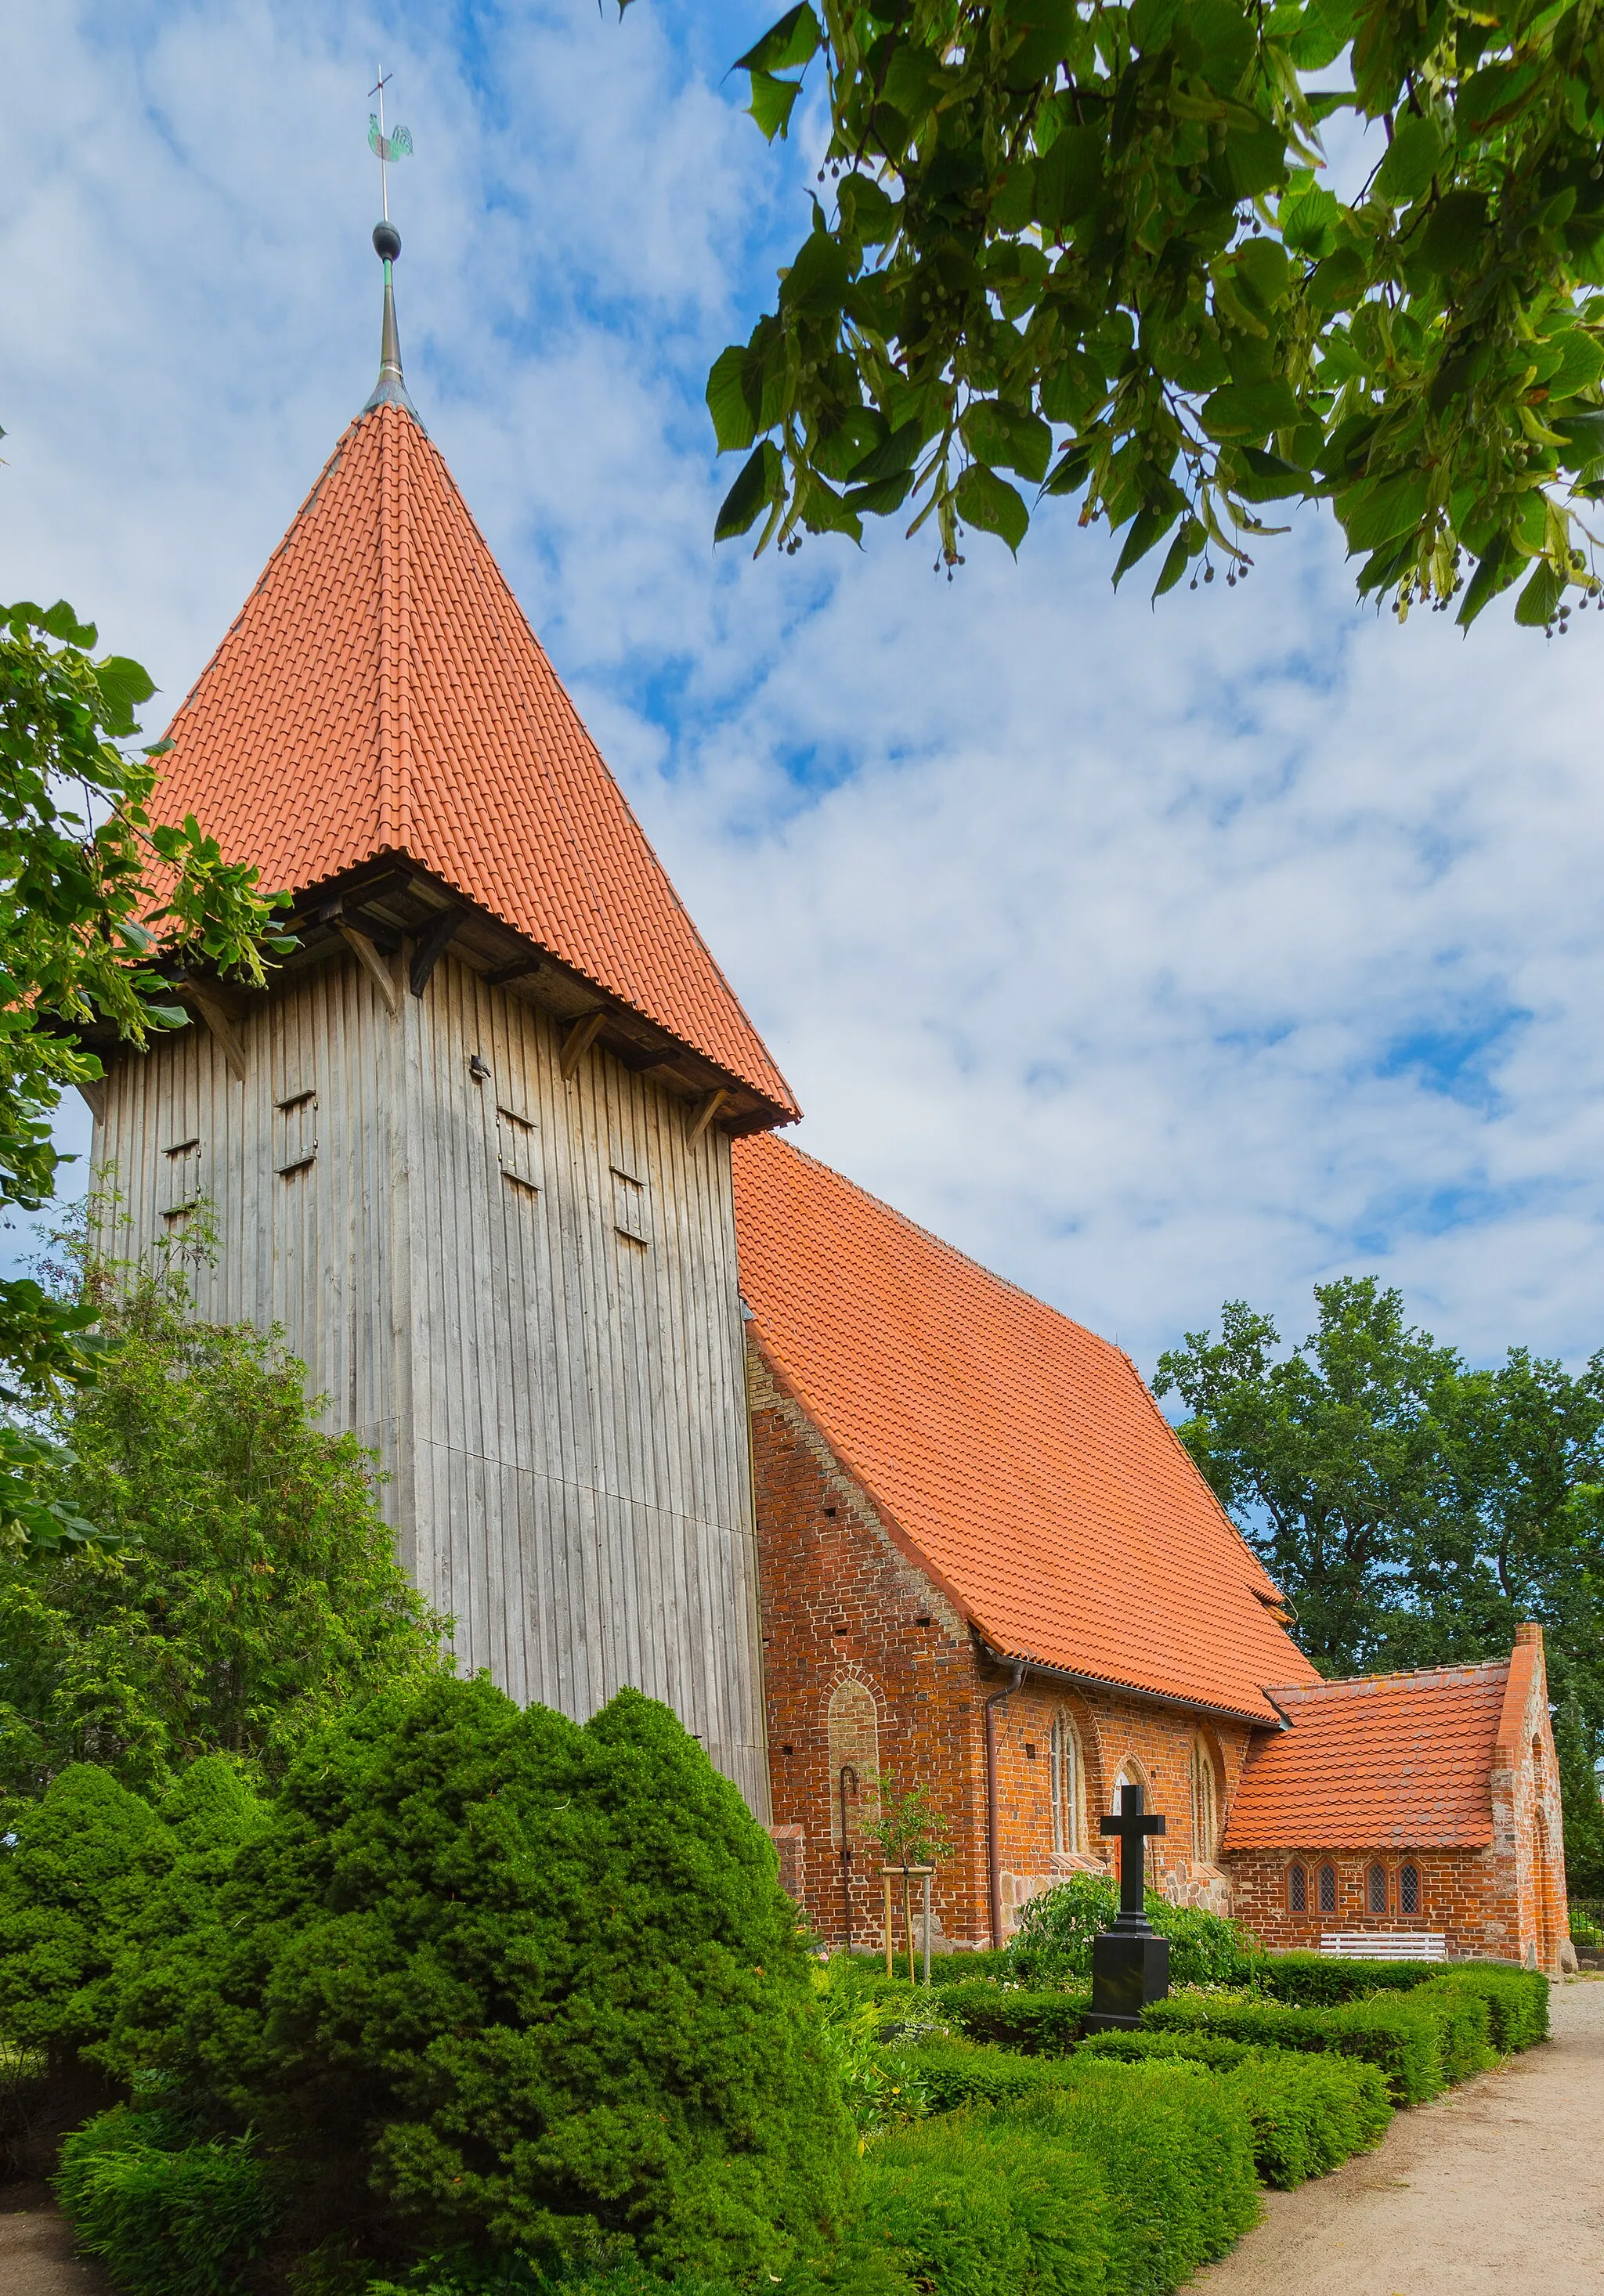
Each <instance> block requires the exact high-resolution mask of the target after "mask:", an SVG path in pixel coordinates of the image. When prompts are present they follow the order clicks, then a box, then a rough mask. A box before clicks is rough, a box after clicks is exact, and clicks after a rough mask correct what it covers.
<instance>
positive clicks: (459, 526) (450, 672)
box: [157, 403, 797, 1122]
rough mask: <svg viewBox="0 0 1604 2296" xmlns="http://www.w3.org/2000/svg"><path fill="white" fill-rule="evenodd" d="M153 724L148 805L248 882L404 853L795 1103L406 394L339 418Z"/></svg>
mask: <svg viewBox="0 0 1604 2296" xmlns="http://www.w3.org/2000/svg"><path fill="white" fill-rule="evenodd" d="M169 730H170V733H171V736H172V740H173V743H174V748H173V750H172V753H171V755H170V756H169V758H167V760H166V762H165V764H164V766H163V768H162V777H161V782H160V787H159V790H158V794H157V806H158V808H159V810H160V813H161V815H162V816H163V817H165V818H167V819H171V820H177V819H181V818H182V817H183V816H184V815H185V814H186V813H193V814H194V815H195V816H196V817H197V818H198V819H199V820H200V821H201V822H202V824H204V826H205V827H206V829H207V830H208V831H209V832H210V834H211V835H213V836H214V837H216V838H217V839H218V841H219V843H220V844H221V846H222V848H223V850H224V852H225V853H226V855H228V856H229V857H231V858H238V859H249V860H252V861H255V862H257V863H258V864H259V866H260V869H261V873H262V881H263V883H264V885H267V886H287V887H289V888H290V889H291V890H293V891H295V892H297V893H300V892H303V891H305V890H307V889H308V888H309V887H311V886H314V885H318V884H321V883H323V882H325V881H326V880H328V879H330V878H333V877H336V876H339V875H340V874H341V873H343V872H345V871H347V870H350V869H352V868H354V867H357V866H358V865H360V864H362V863H364V862H366V861H368V860H371V859H373V858H374V857H378V856H381V855H397V856H404V857H407V859H409V860H411V861H412V862H413V863H415V865H417V866H418V867H419V868H420V869H421V870H424V871H426V872H428V873H431V874H432V875H433V876H435V877H437V878H439V879H440V880H442V881H444V882H445V883H446V884H447V885H448V886H451V887H453V888H455V890H457V892H459V893H461V894H462V895H464V896H465V898H467V899H468V900H470V901H472V902H473V903H475V904H476V905H477V906H479V907H480V908H481V909H484V910H487V911H489V913H490V914H492V915H493V916H495V917H498V918H499V919H500V920H501V921H502V922H503V923H505V924H506V925H510V926H511V927H512V928H513V929H514V931H517V932H520V933H522V934H523V935H525V936H526V937H527V938H528V939H530V940H531V941H534V942H536V943H537V944H538V945H539V947H541V948H543V949H545V950H547V951H548V952H549V953H550V955H553V956H555V957H556V958H557V959H558V960H559V961H560V962H561V963H563V964H566V965H568V966H570V967H571V968H572V970H573V971H575V972H579V973H580V974H582V975H583V976H584V977H585V979H586V980H589V981H591V982H592V983H594V984H595V986H596V988H600V989H602V990H604V991H605V992H606V993H607V994H608V995H609V996H613V997H616V998H617V999H618V1000H619V1001H620V1002H621V1004H622V1005H627V1006H629V1007H630V1008H631V1009H632V1010H633V1011H635V1012H636V1013H639V1014H641V1015H642V1016H643V1017H644V1018H645V1019H646V1020H647V1021H653V1022H654V1023H655V1024H656V1025H657V1026H658V1027H659V1028H661V1029H666V1030H667V1031H668V1033H669V1034H670V1036H672V1037H676V1038H678V1039H679V1042H680V1043H681V1044H683V1045H686V1046H689V1047H690V1048H691V1049H692V1050H693V1051H695V1052H696V1053H699V1054H702V1055H703V1058H705V1059H706V1060H708V1061H710V1062H712V1063H713V1065H714V1066H715V1067H716V1068H718V1069H720V1070H723V1071H724V1073H725V1074H727V1075H728V1076H730V1077H731V1078H735V1079H736V1080H737V1081H738V1082H740V1083H742V1084H744V1085H746V1086H748V1087H750V1088H751V1089H752V1090H753V1092H755V1093H756V1094H757V1095H760V1097H761V1099H762V1100H763V1101H765V1102H766V1103H769V1106H770V1108H771V1109H772V1110H773V1118H772V1119H771V1120H773V1121H779V1122H784V1121H786V1119H789V1118H791V1117H794V1115H795V1114H796V1112H797V1111H796V1107H795V1103H794V1101H793V1099H792V1096H791V1093H790V1089H789V1087H787V1085H786V1080H785V1078H783V1077H782V1076H781V1075H780V1073H779V1070H777V1068H776V1067H775V1064H774V1062H773V1061H772V1060H771V1059H770V1058H769V1054H768V1052H767V1051H766V1049H765V1047H764V1046H763V1044H762V1041H761V1038H760V1037H759V1036H758V1034H757V1031H756V1029H754V1028H753V1025H752V1023H751V1021H749V1020H748V1019H747V1017H746V1015H745V1013H744V1012H743V1011H742V1009H741V1007H740V1005H739V1004H738V1002H737V1001H736V996H735V993H734V991H733V990H732V989H731V988H730V986H729V984H728V981H727V980H725V978H724V976H723V974H722V973H721V972H720V970H719V968H718V966H717V964H714V962H713V959H712V955H711V954H710V953H709V951H708V948H707V946H706V944H705V943H704V942H703V939H702V937H701V935H700V934H699V933H698V932H697V931H696V928H695V925H694V924H693V923H692V922H691V920H690V918H689V916H688V915H687V913H686V911H685V909H684V908H683V906H681V904H680V902H679V897H678V896H677V895H676V893H675V891H674V889H673V887H672V886H671V885H670V882H669V880H668V877H667V874H666V873H665V872H664V870H663V868H662V864H661V862H660V861H659V860H658V858H657V857H656V855H655V854H654V852H653V850H652V849H651V847H650V846H649V845H648V844H647V842H646V837H645V835H644V833H643V832H642V830H641V827H640V824H639V823H638V822H637V820H636V818H635V816H634V815H633V814H632V813H631V811H630V810H629V806H628V804H627V803H626V801H625V799H624V797H623V794H622V792H621V790H620V789H619V787H618V784H617V783H615V782H614V780H613V776H612V775H611V774H610V773H609V772H608V770H607V767H606V765H605V762H604V761H603V758H602V757H601V754H600V752H599V751H598V750H597V749H596V744H595V742H592V740H591V739H590V736H589V735H588V733H587V732H586V731H585V728H584V726H583V725H582V724H581V723H580V717H579V713H578V711H577V710H576V709H574V706H573V704H572V701H570V700H569V698H568V696H567V694H566V693H564V692H563V688H562V686H561V685H560V684H559V683H558V681H557V677H556V674H555V671H554V670H553V668H552V667H551V664H550V663H549V661H547V658H546V656H545V654H544V653H543V652H542V651H541V649H540V646H539V643H538V641H537V640H536V638H535V636H534V635H533V633H532V632H531V629H530V627H529V625H528V623H527V622H526V621H525V620H524V619H523V615H522V611H520V609H519V606H518V603H517V601H516V599H515V598H514V595H513V594H512V591H511V590H510V589H509V588H508V586H507V584H506V579H505V578H504V577H503V575H502V572H501V570H500V568H499V567H498V565H497V563H496V561H495V559H494V558H493V557H492V556H491V554H490V551H489V545H487V543H486V542H485V540H484V537H483V536H482V535H481V533H480V531H479V529H478V528H477V527H476V526H475V524H474V523H473V518H472V516H471V514H470V513H469V511H468V509H467V506H466V504H465V503H464V501H463V499H462V496H460V495H459V494H458V493H457V488H456V485H455V484H454V482H453V480H452V478H451V474H450V472H449V471H448V470H447V468H446V465H445V463H444V462H443V460H442V459H441V457H440V453H439V451H438V449H437V448H436V447H434V446H433V445H432V443H431V442H430V440H429V439H428V438H427V437H426V436H425V435H424V431H423V430H422V428H421V426H420V425H419V424H418V423H417V422H416V421H415V419H414V418H413V416H412V415H411V414H409V413H408V411H407V408H406V407H405V406H401V405H399V404H395V403H384V404H380V405H377V406H373V407H372V408H371V410H369V409H365V410H364V412H363V413H362V414H361V415H359V416H358V419H357V421H356V422H353V423H352V424H351V426H350V429H349V430H347V431H346V433H345V435H344V437H343V438H342V439H341V441H340V443H339V445H338V446H337V447H336V448H335V449H334V452H333V455H332V456H331V457H330V459H329V462H328V463H327V464H326V466H325V469H324V471H323V474H322V476H321V477H320V478H319V479H318V480H317V485H316V486H315V487H314V488H313V489H312V491H311V493H310V494H309V495H308V497H307V499H306V501H305V502H304V503H303V504H302V505H301V507H300V511H299V512H297V514H296V517H295V520H294V522H293V524H292V526H291V528H290V530H289V532H288V534H286V535H285V537H284V540H283V541H282V542H281V543H280V545H279V546H278V548H277V549H276V551H275V552H274V553H273V556H272V557H271V558H270V559H269V561H268V562H267V568H266V570H265V571H264V572H263V574H262V576H261V578H260V580H259V582H258V583H257V586H256V587H255V589H254V590H253V591H252V592H251V595H250V597H249V598H248V599H247V600H246V602H245V604H244V606H243V609H242V610H241V611H240V613H239V615H238V617H237V618H236V619H235V621H234V624H233V627H231V628H230V630H229V631H228V634H227V635H226V637H225V638H224V640H223V643H222V644H221V645H220V646H219V647H218V651H217V652H216V653H215V654H214V655H213V656H212V659H211V660H210V663H209V664H208V665H207V667H206V668H205V670H204V671H203V672H202V676H201V677H200V680H199V682H198V683H197V685H195V687H194V689H193V692H192V693H190V695H189V697H188V698H187V700H186V701H185V703H184V705H183V707H182V708H181V709H179V711H178V713H177V717H175V718H174V720H173V723H172V726H171V728H170V729H169Z"/></svg>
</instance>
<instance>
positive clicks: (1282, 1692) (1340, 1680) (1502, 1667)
mask: <svg viewBox="0 0 1604 2296" xmlns="http://www.w3.org/2000/svg"><path fill="white" fill-rule="evenodd" d="M1509 1664H1510V1661H1509V1659H1507V1658H1466V1659H1450V1660H1446V1661H1441V1662H1439V1663H1438V1664H1437V1665H1436V1666H1404V1667H1396V1668H1394V1669H1393V1670H1392V1672H1391V1673H1388V1674H1334V1675H1330V1676H1328V1677H1327V1678H1326V1679H1325V1680H1324V1681H1323V1682H1300V1683H1293V1684H1290V1685H1287V1686H1286V1687H1284V1688H1283V1686H1282V1685H1280V1684H1279V1683H1270V1684H1267V1685H1266V1686H1265V1694H1266V1695H1267V1696H1269V1697H1279V1698H1318V1697H1320V1695H1321V1694H1322V1693H1324V1692H1326V1691H1328V1690H1368V1689H1369V1688H1370V1686H1371V1685H1372V1684H1378V1683H1384V1682H1419V1681H1423V1680H1424V1679H1425V1678H1426V1677H1427V1676H1428V1675H1435V1676H1439V1677H1442V1676H1447V1675H1452V1674H1484V1673H1492V1674H1496V1673H1498V1672H1500V1671H1503V1672H1505V1673H1507V1672H1508V1671H1509Z"/></svg>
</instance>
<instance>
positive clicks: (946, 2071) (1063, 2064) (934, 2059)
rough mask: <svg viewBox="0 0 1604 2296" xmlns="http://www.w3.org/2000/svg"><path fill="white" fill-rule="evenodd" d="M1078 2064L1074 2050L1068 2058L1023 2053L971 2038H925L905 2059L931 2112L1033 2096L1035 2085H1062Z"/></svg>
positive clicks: (1044, 2086) (1077, 2053) (1077, 2052)
mask: <svg viewBox="0 0 1604 2296" xmlns="http://www.w3.org/2000/svg"><path fill="white" fill-rule="evenodd" d="M1079 2062H1080V2052H1079V2051H1078V2050H1077V2051H1076V2052H1075V2053H1074V2054H1073V2055H1070V2056H1058V2057H1024V2056H1019V2055H1017V2054H1015V2053H1014V2052H1013V2051H1012V2050H1008V2049H994V2048H984V2047H981V2046H977V2045H976V2044H975V2042H973V2041H927V2042H926V2043H925V2045H924V2046H923V2047H921V2048H917V2049H912V2050H910V2051H909V2054H908V2058H907V2063H908V2066H909V2071H911V2072H912V2074H913V2076H914V2078H915V2079H917V2082H918V2085H919V2089H920V2093H921V2094H922V2095H923V2096H924V2098H925V2103H926V2106H927V2109H928V2110H929V2111H930V2112H957V2111H958V2109H959V2108H960V2107H961V2106H963V2105H969V2104H1005V2103H1009V2102H1011V2101H1012V2100H1013V2099H1014V2098H1016V2097H1021V2096H1033V2095H1035V2093H1036V2091H1037V2090H1038V2089H1041V2088H1053V2087H1059V2088H1061V2087H1063V2086H1064V2083H1065V2081H1066V2080H1068V2079H1072V2078H1073V2067H1074V2066H1076V2065H1077V2064H1078V2063H1079Z"/></svg>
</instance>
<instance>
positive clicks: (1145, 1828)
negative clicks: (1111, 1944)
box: [1100, 1786, 1164, 1928]
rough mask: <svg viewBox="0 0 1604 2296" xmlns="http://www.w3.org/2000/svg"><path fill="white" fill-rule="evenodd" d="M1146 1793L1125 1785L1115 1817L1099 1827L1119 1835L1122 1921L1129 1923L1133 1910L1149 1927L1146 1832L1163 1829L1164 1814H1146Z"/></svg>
mask: <svg viewBox="0 0 1604 2296" xmlns="http://www.w3.org/2000/svg"><path fill="white" fill-rule="evenodd" d="M1144 1800H1146V1794H1145V1792H1144V1791H1143V1789H1142V1788H1141V1787H1140V1786H1123V1787H1122V1788H1121V1789H1120V1806H1119V1809H1118V1812H1117V1813H1116V1815H1115V1816H1113V1817H1106V1818H1105V1819H1104V1820H1103V1822H1102V1826H1101V1828H1100V1831H1101V1832H1103V1833H1114V1834H1117V1835H1118V1836H1119V1844H1120V1922H1121V1924H1122V1926H1123V1925H1126V1924H1128V1923H1129V1922H1130V1919H1131V1915H1133V1914H1134V1915H1135V1916H1136V1918H1137V1920H1138V1921H1139V1922H1140V1923H1142V1926H1143V1927H1144V1928H1146V1926H1147V1919H1146V1916H1145V1915H1144V1914H1143V1912H1142V1905H1143V1898H1142V1888H1143V1883H1144V1882H1145V1879H1146V1876H1147V1836H1148V1834H1150V1833H1163V1832H1164V1820H1163V1818H1162V1817H1144V1816H1143V1815H1142V1804H1143V1802H1144Z"/></svg>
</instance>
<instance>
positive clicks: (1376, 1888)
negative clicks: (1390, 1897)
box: [1364, 1866, 1386, 1914]
mask: <svg viewBox="0 0 1604 2296" xmlns="http://www.w3.org/2000/svg"><path fill="white" fill-rule="evenodd" d="M1364 1898H1365V1905H1366V1907H1368V1909H1369V1911H1370V1912H1371V1913H1372V1914H1384V1913H1386V1866H1371V1867H1370V1872H1369V1873H1368V1874H1366V1875H1365V1877H1364Z"/></svg>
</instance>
